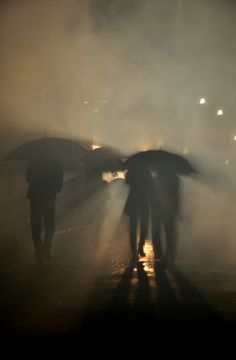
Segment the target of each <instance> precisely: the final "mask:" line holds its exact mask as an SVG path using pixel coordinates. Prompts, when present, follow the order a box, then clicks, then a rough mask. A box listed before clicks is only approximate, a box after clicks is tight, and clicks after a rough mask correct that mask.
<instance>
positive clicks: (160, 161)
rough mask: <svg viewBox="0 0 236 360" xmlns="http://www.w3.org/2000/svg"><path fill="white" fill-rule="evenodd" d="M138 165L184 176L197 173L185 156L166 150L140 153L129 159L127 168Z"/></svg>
mask: <svg viewBox="0 0 236 360" xmlns="http://www.w3.org/2000/svg"><path fill="white" fill-rule="evenodd" d="M136 163H142V164H144V165H146V166H154V167H156V168H157V169H160V170H162V171H163V170H168V171H172V172H175V173H177V174H183V175H190V174H191V173H194V172H196V170H195V169H194V167H193V166H192V164H191V163H190V162H189V161H188V160H187V159H185V158H184V157H183V156H181V155H178V154H175V153H172V152H169V151H165V150H148V151H141V152H138V153H136V154H134V155H132V156H130V157H129V158H128V160H127V161H126V163H125V164H126V165H125V166H126V167H127V168H128V167H129V166H130V165H132V164H136Z"/></svg>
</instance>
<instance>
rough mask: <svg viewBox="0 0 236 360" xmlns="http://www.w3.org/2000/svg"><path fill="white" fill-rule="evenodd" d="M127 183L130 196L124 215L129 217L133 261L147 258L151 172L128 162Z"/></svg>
mask: <svg viewBox="0 0 236 360" xmlns="http://www.w3.org/2000/svg"><path fill="white" fill-rule="evenodd" d="M127 169H128V171H127V173H126V183H127V184H128V185H129V187H130V190H129V195H128V198H127V200H126V203H125V207H124V214H127V215H128V216H129V236H130V247H131V251H132V256H133V261H134V262H136V261H137V260H138V256H139V255H140V256H145V253H144V249H143V247H144V243H145V240H146V238H147V235H148V223H149V200H150V190H151V188H152V178H151V174H150V172H149V171H148V170H147V169H146V167H145V166H143V164H142V163H140V162H138V161H137V162H136V161H132V162H128V161H127ZM139 223H140V235H139V242H138V244H137V229H138V224H139Z"/></svg>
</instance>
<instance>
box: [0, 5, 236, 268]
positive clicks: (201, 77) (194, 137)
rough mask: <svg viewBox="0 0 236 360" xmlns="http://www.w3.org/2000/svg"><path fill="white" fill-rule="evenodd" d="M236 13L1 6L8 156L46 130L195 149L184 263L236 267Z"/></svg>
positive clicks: (135, 145)
mask: <svg viewBox="0 0 236 360" xmlns="http://www.w3.org/2000/svg"><path fill="white" fill-rule="evenodd" d="M235 15H236V4H235V2H234V1H230V0H225V1H222V0H218V1H209V0H208V1H207V0H198V1H195V0H191V1H190V0H178V1H177V0H176V1H170V0H168V1H167V0H165V1H161V0H156V1H155V0H150V1H149V0H148V1H141V0H136V1H135V0H126V1H118V0H101V1H100V0H99V1H95V0H90V1H89V0H81V1H79V0H78V1H76V0H67V1H65V0H64V1H63V0H58V1H53V0H51V1H49V0H43V1H40V2H39V1H36V0H31V1H28V0H24V1H14V0H10V1H1V2H0V39H1V58H0V83H1V88H2V89H1V90H2V91H1V97H0V124H1V125H0V126H1V145H0V155H1V158H3V157H4V156H5V155H6V154H7V153H8V152H9V151H10V150H12V149H13V148H14V147H15V146H17V145H19V144H21V143H22V142H24V141H26V140H29V139H32V138H38V137H42V136H44V134H45V133H46V134H47V135H48V136H60V137H68V138H71V139H77V138H78V139H91V140H92V141H94V142H98V143H102V144H107V145H112V146H114V147H116V148H118V149H119V150H121V151H123V152H124V153H126V154H129V153H133V152H135V151H140V150H144V149H149V148H159V147H162V148H163V149H167V150H170V151H176V152H178V153H184V154H185V155H186V156H187V157H189V159H193V161H194V160H195V162H194V164H196V167H197V168H198V169H199V174H198V175H197V176H196V178H194V179H191V178H183V179H182V207H183V209H182V219H181V222H180V226H179V262H182V263H184V262H186V261H187V262H188V264H196V265H198V266H199V265H200V266H203V265H205V266H207V265H208V264H209V265H211V266H213V267H214V268H216V267H217V266H223V265H225V264H226V265H230V266H231V265H233V264H234V263H235V260H236V245H235V241H234V234H235V230H236V229H235V221H234V216H233V214H234V210H235V199H236V196H235V190H234V185H235V172H236V165H235V146H236V142H235V141H234V136H235V135H236V126H235V114H236V112H235V99H234V93H235V83H236V67H235V57H236V51H235V46H234V37H233V36H232V34H234V33H235V30H236V25H235V24H236V23H235ZM201 98H204V99H206V102H205V103H204V104H200V99H201ZM219 109H222V110H223V114H222V115H217V111H218V110H219ZM2 166H3V165H2ZM4 166H5V165H4ZM2 181H3V180H2ZM22 184H23V180H22ZM22 186H24V185H22ZM13 187H14V186H13V185H12V184H10V183H9V181H6V180H5V181H4V182H3V185H2V192H3V193H4V194H5V195H4V196H5V197H6V193H7V191H6V189H7V190H9V189H12V188H13ZM15 191H16V190H15ZM21 194H22V196H21V199H20V201H21V202H22V201H24V200H23V198H24V195H25V194H24V189H23V190H22V193H21ZM6 202H7V200H6ZM2 204H4V202H2ZM114 206H115V205H114ZM119 208H120V209H121V208H122V206H120V205H119ZM2 213H3V210H1V214H2ZM114 226H115V225H114Z"/></svg>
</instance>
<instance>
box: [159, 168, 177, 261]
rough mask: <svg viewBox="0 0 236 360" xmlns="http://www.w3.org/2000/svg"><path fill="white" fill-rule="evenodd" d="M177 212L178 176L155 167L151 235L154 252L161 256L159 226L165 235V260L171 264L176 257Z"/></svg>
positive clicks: (167, 170)
mask: <svg viewBox="0 0 236 360" xmlns="http://www.w3.org/2000/svg"><path fill="white" fill-rule="evenodd" d="M178 213H179V178H178V175H177V174H176V173H175V172H174V171H171V169H168V168H158V169H157V179H156V197H155V203H154V202H153V206H152V236H153V246H154V253H155V255H156V256H157V257H161V256H162V247H161V226H163V229H164V232H165V237H166V254H165V256H164V259H165V261H166V262H167V264H169V265H173V264H174V261H175V258H176V247H177V243H176V242H177V236H176V222H177V216H178Z"/></svg>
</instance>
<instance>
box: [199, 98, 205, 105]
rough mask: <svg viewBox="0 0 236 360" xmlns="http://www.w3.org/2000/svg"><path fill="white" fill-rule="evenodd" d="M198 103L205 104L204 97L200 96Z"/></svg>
mask: <svg viewBox="0 0 236 360" xmlns="http://www.w3.org/2000/svg"><path fill="white" fill-rule="evenodd" d="M199 104H200V105H204V104H206V99H205V98H203V97H202V98H201V99H200V100H199Z"/></svg>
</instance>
